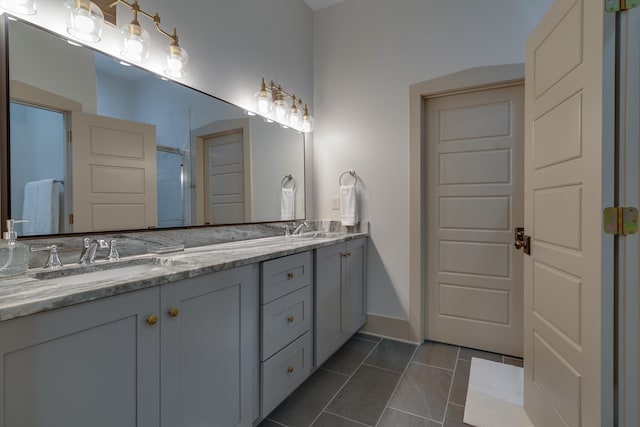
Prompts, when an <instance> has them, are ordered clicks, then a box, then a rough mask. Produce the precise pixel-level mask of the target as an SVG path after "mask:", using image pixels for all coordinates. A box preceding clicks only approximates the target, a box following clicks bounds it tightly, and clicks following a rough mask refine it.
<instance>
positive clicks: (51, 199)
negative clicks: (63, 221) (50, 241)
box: [16, 179, 60, 235]
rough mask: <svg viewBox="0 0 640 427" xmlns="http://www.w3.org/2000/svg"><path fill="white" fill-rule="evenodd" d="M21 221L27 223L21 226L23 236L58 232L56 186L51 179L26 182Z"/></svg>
mask: <svg viewBox="0 0 640 427" xmlns="http://www.w3.org/2000/svg"><path fill="white" fill-rule="evenodd" d="M16 219H20V218H16ZM22 219H26V220H27V221H28V222H27V223H25V224H23V226H22V230H23V231H22V233H23V234H25V235H34V234H54V233H57V232H58V229H59V227H58V223H59V219H60V203H59V200H58V185H57V184H56V183H55V182H54V180H53V179H43V180H41V181H33V182H28V183H27V185H25V187H24V203H23V205H22Z"/></svg>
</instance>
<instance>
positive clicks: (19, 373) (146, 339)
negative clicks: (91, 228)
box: [0, 288, 160, 427]
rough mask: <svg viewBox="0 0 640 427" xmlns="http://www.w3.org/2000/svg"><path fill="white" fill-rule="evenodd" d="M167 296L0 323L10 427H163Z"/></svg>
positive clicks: (0, 370) (145, 295) (1, 393)
mask: <svg viewBox="0 0 640 427" xmlns="http://www.w3.org/2000/svg"><path fill="white" fill-rule="evenodd" d="M159 295H160V289H159V288H152V289H146V290H141V291H136V292H131V293H127V294H124V295H118V296H114V297H110V298H105V299H101V300H97V301H93V302H87V303H83V304H79V305H74V306H70V307H67V308H62V309H59V310H53V311H49V312H46V313H42V314H36V315H32V316H26V317H21V318H18V319H13V320H9V321H6V322H0V356H2V357H1V359H0V360H1V361H2V362H1V363H2V366H1V367H0V384H1V386H0V423H1V425H2V427H21V426H30V427H41V426H52V427H53V426H68V427H76V426H78V427H80V426H83V427H84V426H92V427H113V426H140V427H157V426H158V425H160V405H159V403H160V378H159V375H158V373H159V371H160V353H159V352H158V349H159V345H160V329H159V326H160V325H159V323H158V322H157V318H153V317H150V316H154V315H157V313H158V303H159V300H160V298H159ZM154 320H155V321H156V322H155V323H154ZM150 323H154V324H153V325H152V324H150Z"/></svg>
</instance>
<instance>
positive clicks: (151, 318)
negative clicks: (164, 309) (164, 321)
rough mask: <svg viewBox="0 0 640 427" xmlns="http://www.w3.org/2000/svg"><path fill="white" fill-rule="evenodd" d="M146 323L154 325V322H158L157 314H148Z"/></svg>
mask: <svg viewBox="0 0 640 427" xmlns="http://www.w3.org/2000/svg"><path fill="white" fill-rule="evenodd" d="M147 323H148V324H149V325H151V326H153V325H155V324H156V323H158V316H156V315H155V314H152V315H151V316H148V317H147Z"/></svg>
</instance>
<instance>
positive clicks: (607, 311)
mask: <svg viewBox="0 0 640 427" xmlns="http://www.w3.org/2000/svg"><path fill="white" fill-rule="evenodd" d="M613 19H614V16H613V15H611V14H605V12H604V5H603V2H597V1H585V0H557V1H556V2H555V3H554V4H553V5H552V6H551V8H550V9H549V11H548V13H547V15H546V16H545V17H544V18H543V20H542V21H541V23H540V24H539V25H538V27H537V28H536V29H535V30H534V32H533V33H532V35H531V36H530V38H529V40H528V42H527V47H526V73H525V74H526V76H527V80H526V84H525V230H526V233H527V234H530V235H531V241H532V248H531V256H523V258H524V260H525V262H524V278H525V279H524V283H525V299H524V301H525V310H524V311H525V317H524V319H525V328H524V349H525V355H524V365H525V366H524V369H525V409H526V410H527V413H528V414H529V416H530V418H531V420H532V421H533V423H534V424H535V425H536V426H544V427H552V426H572V427H577V426H612V425H613V420H612V419H610V418H609V415H610V413H611V410H612V408H611V406H612V403H611V402H612V397H611V394H612V393H610V384H609V383H608V381H610V380H611V384H612V379H611V378H608V375H609V374H608V373H607V371H608V369H609V367H608V366H609V362H611V364H612V360H609V359H610V356H609V355H608V354H609V353H611V352H612V348H611V346H610V344H611V343H612V341H609V340H610V337H611V335H612V328H609V326H608V325H609V324H610V323H611V321H612V319H613V312H612V308H611V305H610V303H611V300H610V298H611V292H612V291H610V290H611V289H612V288H613V280H612V275H611V273H612V268H613V267H612V266H613V245H612V239H611V238H607V237H603V232H602V209H603V207H604V206H605V202H608V200H605V199H606V198H607V197H609V196H610V195H612V194H613V186H612V185H610V183H612V176H613V167H612V164H611V163H609V161H610V160H612V159H613V152H614V150H613V144H614V135H613V113H612V112H613V110H614V108H613V106H614V102H613V87H612V82H613V80H612V77H613V70H612V67H613V64H614V60H613V57H612V56H610V54H611V51H610V50H609V49H613V48H614V43H612V41H613V40H614V37H613V33H611V32H608V31H609V30H610V29H611V28H613V27H610V24H612V20H613ZM605 40H607V42H606V43H605ZM603 64H604V65H603Z"/></svg>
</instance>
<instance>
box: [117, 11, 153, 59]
mask: <svg viewBox="0 0 640 427" xmlns="http://www.w3.org/2000/svg"><path fill="white" fill-rule="evenodd" d="M120 34H121V36H122V49H121V50H120V54H121V55H122V56H123V57H125V58H126V59H128V60H130V61H134V62H143V61H145V60H146V59H147V58H148V56H149V40H150V37H149V33H147V31H146V30H145V29H144V28H142V27H141V26H140V25H139V24H138V23H137V21H135V20H134V21H132V22H131V23H130V24H127V25H124V26H123V27H122V28H121V29H120Z"/></svg>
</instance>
